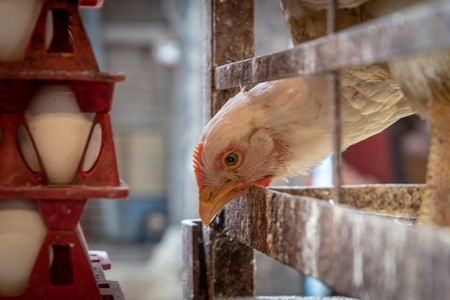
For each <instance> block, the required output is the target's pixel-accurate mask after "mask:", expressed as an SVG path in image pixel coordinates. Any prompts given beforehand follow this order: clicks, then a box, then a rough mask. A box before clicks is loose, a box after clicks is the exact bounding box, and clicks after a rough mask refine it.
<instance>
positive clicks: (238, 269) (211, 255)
mask: <svg viewBox="0 0 450 300" xmlns="http://www.w3.org/2000/svg"><path fill="white" fill-rule="evenodd" d="M203 16H204V18H203V20H204V34H205V36H204V39H203V43H204V45H203V48H204V70H203V71H204V79H203V80H204V86H203V103H204V123H206V122H208V121H209V119H210V118H211V117H212V116H213V115H215V114H216V113H217V112H218V111H219V109H220V108H221V107H222V106H223V105H224V104H225V103H226V101H228V99H230V98H231V97H233V96H234V95H235V94H237V93H238V92H239V88H233V89H228V90H222V91H219V90H217V89H216V88H215V86H214V82H215V75H214V70H215V68H216V67H217V66H220V65H223V64H226V63H229V62H235V61H239V60H242V59H247V58H250V57H253V56H254V32H253V31H254V28H253V23H254V0H242V1H234V0H203ZM225 217H226V215H225V216H224V215H221V216H220V217H218V218H216V219H218V220H220V222H223V218H225ZM220 222H219V224H213V225H212V226H211V227H210V228H209V229H206V228H203V229H204V231H203V241H204V246H203V247H204V252H205V258H206V259H205V266H206V273H207V285H208V286H207V289H208V291H207V294H208V299H214V298H216V297H243V296H253V295H254V260H253V249H251V248H249V247H246V246H244V245H242V244H241V243H239V242H237V241H234V242H233V241H230V240H229V238H228V237H227V236H225V235H224V234H223V232H222V228H221V225H220ZM230 257H233V258H234V259H233V260H230ZM194 299H197V298H194Z"/></svg>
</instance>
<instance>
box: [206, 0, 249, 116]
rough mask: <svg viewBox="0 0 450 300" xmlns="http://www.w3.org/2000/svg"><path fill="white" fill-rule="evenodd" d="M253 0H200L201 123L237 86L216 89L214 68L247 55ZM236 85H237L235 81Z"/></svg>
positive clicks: (218, 107) (228, 97)
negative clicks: (202, 111) (201, 27)
mask: <svg viewBox="0 0 450 300" xmlns="http://www.w3.org/2000/svg"><path fill="white" fill-rule="evenodd" d="M253 12H254V3H253V0H243V1H232V0H221V1H220V0H203V22H204V26H203V27H204V38H203V53H204V57H203V62H204V65H203V99H204V105H203V106H204V123H205V124H206V123H207V122H208V121H209V119H210V118H211V117H212V116H214V115H215V114H216V113H217V112H218V111H219V109H220V108H221V107H222V106H223V105H224V104H225V102H227V101H228V99H230V98H231V97H233V96H234V95H236V94H237V93H238V92H239V88H234V89H228V90H224V91H219V90H217V89H216V88H215V87H214V82H215V75H214V69H215V68H216V67H218V66H220V65H224V64H227V63H230V62H235V61H239V60H242V59H247V58H250V57H253V56H254V55H255V51H254V29H253V20H254V14H253ZM236 86H239V82H238V84H237V85H236Z"/></svg>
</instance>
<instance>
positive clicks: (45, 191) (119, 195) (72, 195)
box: [0, 180, 128, 201]
mask: <svg viewBox="0 0 450 300" xmlns="http://www.w3.org/2000/svg"><path fill="white" fill-rule="evenodd" d="M11 198H20V199H58V200H63V199H77V200H78V199H79V200H84V199H105V198H113V199H126V198H128V186H127V185H126V184H125V182H123V181H122V180H121V181H120V185H118V186H87V185H71V186H68V185H66V186H57V185H42V186H16V187H8V186H0V201H1V199H11Z"/></svg>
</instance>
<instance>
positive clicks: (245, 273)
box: [203, 214, 255, 299]
mask: <svg viewBox="0 0 450 300" xmlns="http://www.w3.org/2000/svg"><path fill="white" fill-rule="evenodd" d="M218 217H219V218H218V219H216V222H215V223H213V224H211V227H210V228H205V227H204V228H203V240H204V245H205V254H206V268H207V276H208V286H209V295H212V297H211V298H209V299H216V298H233V297H252V296H254V289H255V287H254V281H255V280H254V276H255V265H254V259H253V248H250V247H248V246H245V245H243V244H241V243H240V242H238V241H236V240H232V239H230V238H229V237H228V236H226V235H225V233H224V227H225V225H224V221H225V218H224V214H221V215H219V216H218ZM217 221H218V222H217Z"/></svg>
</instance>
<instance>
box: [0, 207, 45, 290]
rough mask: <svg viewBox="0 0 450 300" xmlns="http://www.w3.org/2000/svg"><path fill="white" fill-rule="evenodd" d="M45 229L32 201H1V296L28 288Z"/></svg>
mask: <svg viewBox="0 0 450 300" xmlns="http://www.w3.org/2000/svg"><path fill="white" fill-rule="evenodd" d="M46 233H47V227H46V226H45V223H44V220H43V219H42V216H41V215H40V213H39V211H38V208H37V205H36V203H35V201H33V200H18V199H15V200H9V199H7V200H4V199H2V200H0V295H15V294H19V293H21V292H22V291H23V290H24V289H25V287H26V286H27V282H28V278H29V277H30V274H31V271H32V269H33V267H34V264H35V261H36V257H37V255H38V254H39V251H40V249H41V245H42V242H43V241H44V238H45V235H46Z"/></svg>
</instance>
